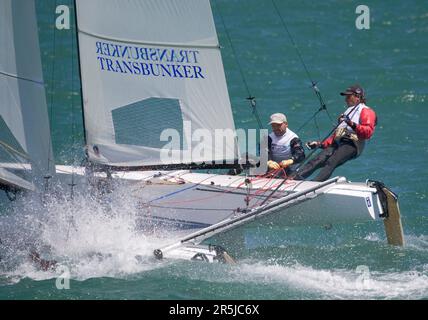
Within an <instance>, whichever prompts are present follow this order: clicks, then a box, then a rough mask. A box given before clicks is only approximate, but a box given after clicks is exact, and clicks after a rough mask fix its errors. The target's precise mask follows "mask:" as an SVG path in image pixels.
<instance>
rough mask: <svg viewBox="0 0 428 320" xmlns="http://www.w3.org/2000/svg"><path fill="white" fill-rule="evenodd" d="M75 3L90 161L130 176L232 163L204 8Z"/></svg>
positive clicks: (199, 3)
mask: <svg viewBox="0 0 428 320" xmlns="http://www.w3.org/2000/svg"><path fill="white" fill-rule="evenodd" d="M76 4H77V15H76V18H77V26H78V39H79V53H80V55H79V56H80V67H81V81H82V92H83V107H84V119H85V128H86V140H87V147H88V155H89V159H90V161H92V162H95V163H101V164H106V165H111V166H128V167H132V166H153V165H162V164H182V163H202V162H205V163H207V162H210V163H213V162H216V163H223V162H224V161H227V163H230V162H233V161H234V160H236V159H238V157H237V155H238V150H237V145H236V143H235V140H234V137H233V135H234V132H235V125H234V121H233V116H232V111H231V106H230V101H229V95H228V91H227V86H226V79H225V74H224V70H223V63H222V60H221V54H220V49H219V43H218V39H217V34H216V30H215V25H214V20H213V16H212V12H211V7H210V3H209V1H208V0H144V1H142V0H128V1H122V0H91V1H87V0H77V1H76ZM226 136H227V138H225V137H226ZM231 136H232V139H230V137H231Z"/></svg>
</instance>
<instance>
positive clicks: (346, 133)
mask: <svg viewBox="0 0 428 320" xmlns="http://www.w3.org/2000/svg"><path fill="white" fill-rule="evenodd" d="M364 109H368V110H370V108H369V107H367V106H366V105H365V104H364V103H360V104H358V105H357V106H356V107H355V106H352V107H349V108H348V109H346V111H345V112H344V115H345V116H347V117H348V118H349V119H350V120H351V121H352V122H354V123H356V124H357V125H358V124H360V117H361V113H362V112H364V111H363V110H364ZM334 141H335V142H336V143H338V144H340V143H343V142H352V143H353V144H354V145H355V147H356V148H357V155H356V156H357V157H358V156H359V155H360V154H361V152H362V151H363V149H364V146H365V139H360V137H358V134H357V132H356V131H355V130H354V129H353V128H352V127H350V126H349V125H348V124H347V123H346V122H345V121H343V122H342V123H341V124H339V126H338V127H337V129H336V131H335V133H334Z"/></svg>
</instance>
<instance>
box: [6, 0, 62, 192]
mask: <svg viewBox="0 0 428 320" xmlns="http://www.w3.org/2000/svg"><path fill="white" fill-rule="evenodd" d="M0 44H1V46H2V48H1V50H0V128H1V130H0V149H1V152H0V153H1V154H3V155H6V154H7V155H10V158H13V159H15V160H16V161H15V162H21V164H22V163H24V162H25V164H26V165H22V166H21V167H20V168H22V169H23V168H26V169H29V168H30V166H29V165H31V173H32V174H31V175H30V176H27V179H28V180H32V181H33V182H36V183H42V181H43V178H42V177H43V176H45V175H47V174H52V173H53V172H54V170H55V166H54V162H53V158H52V147H51V139H50V129H49V118H48V113H47V107H46V97H45V91H44V83H43V74H42V65H41V59H40V52H39V42H38V34H37V20H36V9H35V4H34V0H19V1H16V0H0ZM8 160H10V159H4V158H2V159H0V162H3V163H4V162H5V161H8ZM18 167H19V166H18ZM26 171H27V170H26ZM0 181H2V182H1V183H2V184H3V185H5V184H6V185H7V184H9V186H13V187H18V188H25V189H29V188H30V186H31V184H28V183H25V182H23V181H22V179H21V178H19V177H18V176H16V175H15V174H13V173H12V172H10V171H8V169H5V168H2V169H1V170H0Z"/></svg>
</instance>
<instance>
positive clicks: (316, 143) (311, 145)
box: [306, 141, 321, 149]
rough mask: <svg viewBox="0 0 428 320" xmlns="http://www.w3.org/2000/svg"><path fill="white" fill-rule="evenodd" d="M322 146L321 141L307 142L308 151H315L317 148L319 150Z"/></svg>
mask: <svg viewBox="0 0 428 320" xmlns="http://www.w3.org/2000/svg"><path fill="white" fill-rule="evenodd" d="M320 145H321V143H320V142H319V141H309V142H306V147H307V148H308V149H315V148H318V147H319V146H320Z"/></svg>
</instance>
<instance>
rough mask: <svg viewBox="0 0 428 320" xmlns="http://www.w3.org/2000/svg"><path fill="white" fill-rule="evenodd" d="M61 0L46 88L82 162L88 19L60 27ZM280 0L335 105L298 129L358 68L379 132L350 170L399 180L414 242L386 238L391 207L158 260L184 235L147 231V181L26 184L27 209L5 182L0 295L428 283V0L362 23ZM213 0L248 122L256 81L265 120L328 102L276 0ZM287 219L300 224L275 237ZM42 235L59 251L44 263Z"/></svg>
mask: <svg viewBox="0 0 428 320" xmlns="http://www.w3.org/2000/svg"><path fill="white" fill-rule="evenodd" d="M56 2H57V1H53V0H43V1H41V0H39V1H36V4H37V13H38V21H39V36H40V44H41V54H42V60H43V73H44V78H45V82H46V97H47V103H48V108H49V114H50V124H51V131H52V136H53V146H54V153H55V158H56V161H57V163H62V164H68V165H70V164H76V165H78V164H80V161H81V160H82V159H83V145H84V133H83V125H82V113H81V100H80V82H79V73H78V68H77V63H78V62H77V49H76V48H77V45H76V38H75V34H74V32H75V29H74V27H73V23H74V19H73V17H72V21H71V22H72V28H71V29H70V30H56V29H55V28H54V25H55V18H56V15H55V8H56V5H57V3H56ZM61 4H65V5H69V6H70V7H71V6H72V1H69V0H66V1H62V2H61ZM275 4H276V6H277V7H278V9H279V11H280V13H281V15H282V18H283V20H284V21H285V23H286V26H287V27H288V29H289V32H290V34H291V35H292V37H293V41H294V43H295V44H296V45H297V47H298V50H299V52H300V54H301V56H302V58H303V61H304V64H305V66H306V67H307V69H308V71H309V73H310V78H311V79H313V80H314V81H317V85H318V88H319V89H320V90H321V93H322V96H323V98H324V101H325V102H326V105H327V110H328V113H327V112H326V111H322V112H320V113H319V115H318V116H317V117H316V120H312V121H310V122H309V123H308V125H307V126H305V127H304V128H302V129H301V130H300V131H299V132H298V134H299V135H300V137H301V138H302V140H303V141H308V140H311V139H317V138H323V137H324V135H326V134H327V133H328V132H329V131H330V129H331V128H332V126H333V124H334V122H335V119H336V118H337V115H339V114H340V113H341V112H343V111H344V110H345V109H344V105H345V103H344V100H343V97H341V96H340V95H339V92H340V91H342V90H344V89H345V88H346V87H347V86H349V85H351V84H354V83H360V84H361V85H362V86H363V87H364V88H365V89H366V92H367V97H368V101H367V104H368V105H369V106H371V107H372V108H373V109H374V110H375V111H376V112H377V115H378V125H377V127H376V131H375V134H374V136H373V138H372V139H371V141H370V142H369V143H368V144H367V146H366V149H365V150H364V152H363V154H362V155H361V156H360V157H359V158H358V159H356V160H353V161H350V162H347V163H346V164H345V165H343V166H342V167H340V168H338V169H336V171H335V174H337V175H343V176H346V177H347V178H348V179H349V180H351V181H364V180H365V179H367V178H370V179H374V180H381V181H383V182H384V183H385V184H386V185H387V186H388V187H390V188H391V189H392V190H393V191H394V192H395V193H397V194H398V196H399V204H400V209H401V214H402V222H403V228H404V236H405V242H406V245H405V247H403V248H397V247H391V246H389V245H387V244H386V239H385V234H384V230H383V226H382V224H381V223H376V224H374V223H366V224H358V225H341V226H333V227H332V228H322V227H319V228H317V227H313V226H312V227H307V228H299V229H298V230H297V229H296V230H286V231H284V230H275V229H272V230H271V231H270V232H268V233H267V234H264V235H260V234H257V235H251V234H249V235H248V237H247V244H248V246H249V248H250V249H251V245H252V243H253V242H254V241H257V240H260V239H257V237H262V238H263V239H274V240H272V241H269V243H270V245H266V246H265V247H264V248H256V247H255V248H254V249H251V250H250V249H247V251H245V252H244V253H243V254H242V257H241V259H240V260H239V261H238V263H237V264H236V265H222V264H215V265H210V264H204V263H198V262H187V261H156V260H154V259H153V256H152V251H153V249H155V248H158V247H160V246H162V245H165V244H167V243H170V242H172V241H174V240H175V239H174V238H172V237H169V236H168V235H167V234H163V235H162V236H160V237H159V235H155V234H154V233H142V232H139V231H138V228H137V227H136V224H137V223H138V208H137V207H136V206H135V205H134V204H133V201H131V199H132V196H133V195H132V194H127V193H123V194H119V195H116V197H115V198H112V199H110V200H109V202H108V203H102V204H100V203H99V202H98V201H95V200H94V199H93V197H92V196H91V195H79V194H77V195H75V197H74V198H73V199H72V200H71V199H70V197H69V193H70V191H69V190H67V189H66V188H65V189H64V190H63V192H62V193H63V196H62V197H61V196H60V197H57V198H55V199H56V200H52V199H51V200H49V199H48V201H46V202H44V203H43V204H41V203H40V201H39V199H26V200H25V201H22V202H18V203H16V206H15V209H14V210H12V211H10V210H8V209H7V208H8V201H9V200H7V198H6V197H4V196H3V195H2V197H1V201H2V206H1V208H2V209H1V210H2V212H1V214H2V215H1V219H0V230H1V241H2V243H1V249H0V299H427V298H428V201H427V196H428V182H427V180H428V179H427V178H428V170H427V169H426V165H427V158H428V139H427V138H426V128H427V123H428V109H427V107H426V105H427V103H428V79H427V76H426V75H427V74H428V58H427V50H428V43H427V41H426V40H425V39H426V38H427V36H428V4H427V3H426V2H425V1H417V0H412V1H406V2H397V1H394V2H391V1H384V2H381V1H378V2H375V3H370V4H368V8H369V9H370V26H369V29H358V28H357V25H356V19H357V18H358V16H359V15H358V14H357V13H356V7H357V6H358V5H359V3H358V2H356V1H340V2H339V1H322V2H313V1H306V0H304V1H287V2H285V1H275ZM211 5H212V8H213V14H214V18H215V23H216V27H217V33H218V37H219V40H220V43H221V46H222V49H221V50H222V58H223V62H224V67H225V72H226V77H227V84H228V89H229V95H230V99H231V103H232V109H233V114H234V119H235V125H236V127H237V128H244V129H250V128H257V121H256V119H255V118H254V117H253V114H252V108H251V106H250V105H249V103H248V100H247V99H246V98H247V97H248V95H249V94H251V95H252V96H255V97H256V100H257V110H258V112H259V114H260V118H261V120H262V122H263V124H264V125H265V126H266V128H268V125H267V122H268V119H269V115H270V114H272V113H275V112H283V113H285V114H286V115H287V117H288V121H289V127H290V128H291V129H292V130H295V131H296V130H297V129H298V128H299V127H300V126H301V125H302V124H303V123H304V122H305V121H306V120H307V119H309V118H310V117H311V116H312V115H313V114H314V113H315V112H316V111H317V110H318V109H319V108H320V104H319V101H318V99H317V98H316V96H315V94H314V92H313V90H312V89H311V81H310V80H309V77H308V75H307V73H306V71H305V68H304V66H303V65H302V61H301V60H300V58H299V56H298V54H297V52H296V49H295V47H294V46H293V45H292V42H291V41H290V38H289V36H288V33H287V31H286V30H285V28H284V25H283V24H282V22H281V18H280V17H279V16H278V14H277V12H276V10H275V7H274V6H273V4H272V1H271V0H263V1H260V0H245V1H243V0H227V1H226V0H214V1H211ZM222 20H223V21H224V24H223V22H222ZM225 27H226V28H225ZM229 39H230V40H231V42H230V41H229ZM231 43H232V44H231ZM29 54H30V53H29ZM242 75H243V77H244V79H245V81H244V80H243V77H242ZM247 88H248V89H247ZM142 192H143V191H142ZM348 209H350V208H344V211H346V210H348ZM282 232H288V236H287V237H286V240H283V241H282V242H275V239H276V237H275V235H276V233H278V234H279V233H282ZM282 235H283V234H281V236H282ZM281 238H283V237H281ZM272 244H273V245H272ZM32 248H34V249H37V250H39V251H40V252H41V253H42V254H43V258H44V259H50V260H55V261H58V262H59V267H58V268H57V269H56V270H48V271H43V270H41V269H40V268H38V267H37V266H36V265H35V264H34V263H32V261H31V259H29V258H28V252H29V251H31V249H32ZM67 280H69V281H67Z"/></svg>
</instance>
